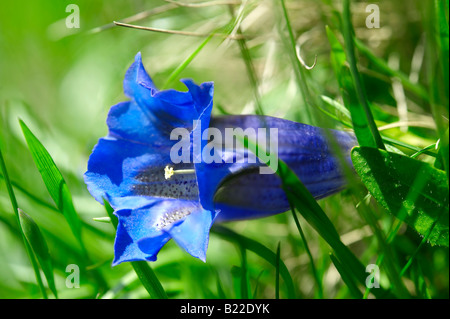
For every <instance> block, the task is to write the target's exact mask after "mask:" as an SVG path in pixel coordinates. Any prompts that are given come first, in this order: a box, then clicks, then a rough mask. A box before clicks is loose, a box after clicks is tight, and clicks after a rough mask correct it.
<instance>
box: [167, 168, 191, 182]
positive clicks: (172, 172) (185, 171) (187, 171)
mask: <svg viewBox="0 0 450 319" xmlns="http://www.w3.org/2000/svg"><path fill="white" fill-rule="evenodd" d="M175 174H195V169H179V170H176V171H175V170H174V169H173V167H169V165H167V166H166V167H165V168H164V178H165V179H170V178H171V177H172V176H173V175H175Z"/></svg>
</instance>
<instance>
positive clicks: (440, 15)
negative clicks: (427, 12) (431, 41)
mask: <svg viewBox="0 0 450 319" xmlns="http://www.w3.org/2000/svg"><path fill="white" fill-rule="evenodd" d="M434 5H435V11H436V15H437V17H436V24H437V27H436V28H437V32H438V41H437V43H438V45H439V49H440V59H439V64H440V66H441V72H442V77H443V80H444V83H443V85H442V86H443V88H445V92H444V95H445V96H444V98H446V100H447V103H448V93H449V68H448V63H449V62H448V61H449V58H448V56H449V39H448V38H449V30H448V29H449V26H448V20H447V17H446V14H445V13H446V12H447V14H448V7H447V8H446V5H448V3H447V4H446V1H443V0H434Z"/></svg>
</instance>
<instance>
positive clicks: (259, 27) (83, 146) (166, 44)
mask: <svg viewBox="0 0 450 319" xmlns="http://www.w3.org/2000/svg"><path fill="white" fill-rule="evenodd" d="M213 2H214V1H213ZM229 2H230V3H233V4H232V5H231V6H230V5H223V4H217V5H210V6H201V7H179V6H177V5H174V4H170V3H168V2H165V1H162V0H152V1H126V2H125V1H118V0H111V1H107V2H106V1H104V2H101V1H95V2H94V1H88V0H83V1H43V0H39V1H33V0H23V1H6V2H5V1H4V2H2V4H1V6H0V147H1V150H2V152H3V156H4V158H5V162H6V165H7V169H8V172H9V175H10V178H11V180H12V182H13V186H14V189H15V193H16V196H17V200H18V203H19V206H20V208H22V209H23V210H24V211H25V212H26V213H27V214H29V215H30V216H31V217H32V218H33V219H34V220H35V221H36V223H37V224H38V226H39V227H40V229H41V231H42V233H43V236H44V237H45V239H46V241H47V243H48V246H49V252H50V255H51V256H52V262H53V267H54V271H55V280H56V287H57V290H58V294H59V297H61V298H93V297H97V296H99V294H98V293H99V291H98V287H97V284H96V282H95V278H94V276H93V275H92V269H97V270H98V271H100V272H101V273H102V275H103V277H104V278H105V280H106V282H107V285H108V289H107V292H106V295H102V296H103V297H107V298H146V297H148V294H147V292H146V291H145V289H144V288H143V287H142V286H141V285H140V282H139V280H137V277H136V275H135V273H134V272H133V270H132V268H131V266H130V265H129V264H127V263H125V264H121V265H119V266H116V267H114V268H111V266H110V265H111V262H112V258H113V246H112V244H113V240H114V230H113V227H112V226H111V225H110V224H107V223H99V222H95V221H93V220H92V218H95V217H103V216H106V213H105V210H104V208H103V207H102V206H101V205H100V204H98V203H97V202H96V201H95V200H94V199H93V198H92V197H91V196H90V194H89V193H88V191H87V189H86V187H85V184H84V182H83V178H82V175H83V173H84V172H85V170H86V163H87V159H88V157H89V155H90V153H91V151H92V148H93V146H94V145H95V143H96V142H97V140H98V138H100V137H102V136H105V135H106V134H107V126H106V123H105V120H106V116H107V113H108V110H109V108H110V107H111V106H112V105H114V104H116V103H118V102H120V101H123V100H125V99H126V97H125V96H124V94H123V91H122V80H123V77H124V74H125V71H126V70H127V68H128V67H129V66H130V64H131V63H132V62H133V59H134V56H135V54H136V53H137V52H138V51H140V52H142V57H143V62H144V65H145V67H146V69H147V71H148V72H149V74H150V75H151V76H152V78H153V79H154V81H155V83H156V85H157V86H159V87H162V86H163V85H164V83H165V82H166V81H167V80H168V78H169V76H170V74H171V73H172V72H173V71H174V70H175V69H176V68H177V67H179V66H180V65H181V64H182V63H183V61H185V59H187V58H188V57H189V56H190V55H191V54H192V53H193V52H194V51H195V50H196V49H197V48H198V47H199V46H200V44H201V43H202V42H203V41H204V39H205V37H195V36H182V35H173V34H166V33H156V32H149V31H142V30H135V29H130V28H124V27H117V26H111V25H110V24H111V23H112V21H123V19H125V18H127V17H133V16H135V15H136V14H139V13H141V14H142V15H143V16H144V18H142V19H138V20H137V19H133V18H132V19H131V21H130V23H133V24H138V25H145V26H151V27H154V28H160V29H166V30H184V31H189V32H195V33H201V34H208V33H210V32H212V31H214V30H216V29H218V28H221V27H224V26H230V23H231V26H232V27H233V26H236V24H233V23H235V22H236V21H239V24H238V25H239V30H238V28H235V31H236V32H242V33H243V34H245V35H247V36H248V37H249V38H248V39H247V40H246V41H245V45H246V47H247V49H248V52H249V53H250V57H251V59H250V60H251V62H252V64H253V67H254V75H256V79H257V88H256V92H257V94H255V85H254V83H253V84H252V81H251V78H249V73H248V69H247V66H246V61H247V62H248V57H247V60H246V58H245V57H243V51H242V47H240V46H239V45H238V42H237V41H235V40H231V39H224V38H221V37H214V38H213V39H212V40H211V41H209V42H208V43H207V44H206V46H205V47H204V48H203V49H202V50H201V51H200V52H199V54H198V55H197V56H196V57H195V59H193V61H192V62H191V63H190V64H189V65H188V66H187V67H186V68H185V69H184V70H183V71H182V73H181V74H180V75H179V76H178V77H177V79H178V78H193V79H194V80H195V81H196V82H197V83H201V82H205V81H214V82H215V96H214V103H215V107H214V111H213V113H214V114H221V113H231V114H241V113H242V114H252V113H255V111H256V109H257V101H258V100H259V101H260V106H261V108H262V109H263V110H264V113H265V114H268V115H272V116H277V117H282V118H286V119H291V120H296V121H302V122H305V123H308V124H318V123H321V125H325V126H328V127H332V128H337V129H344V128H345V127H344V126H343V125H342V124H341V123H340V122H339V121H336V120H334V119H331V118H330V117H328V116H327V115H326V114H325V113H322V112H320V111H319V110H318V109H311V107H308V106H306V105H305V99H304V97H303V96H302V95H301V92H300V89H299V86H298V84H297V82H296V75H295V71H294V68H293V64H292V63H291V60H290V56H289V53H288V48H287V46H286V45H285V44H284V40H283V37H287V35H286V34H287V31H286V28H285V22H284V21H283V16H282V12H281V9H280V2H279V1H275V0H265V1H264V0H261V1H256V0H249V1H242V2H241V1H229ZM72 3H74V4H76V5H78V7H79V12H80V28H79V29H77V28H74V29H70V28H67V27H66V18H67V17H68V16H69V15H70V14H71V13H70V12H66V7H67V5H69V4H72ZM369 3H370V2H360V1H353V2H352V12H353V21H352V22H353V26H354V28H355V33H356V37H357V38H358V39H360V40H361V41H362V42H363V43H365V44H366V45H367V47H368V48H369V49H370V51H371V52H372V53H373V54H375V55H376V56H377V57H379V58H380V59H382V60H384V61H386V62H387V63H388V65H389V67H390V68H392V69H393V70H396V71H397V70H398V71H400V72H402V73H404V74H406V75H407V76H408V77H409V79H410V80H411V82H414V83H419V85H423V86H424V87H429V86H430V83H431V82H430V74H431V75H432V74H433V72H432V71H430V66H429V63H428V62H429V61H430V59H431V58H430V57H428V56H427V54H428V53H429V51H427V50H429V46H428V47H427V45H429V44H428V43H427V42H426V41H425V38H426V36H425V35H426V34H427V32H428V31H427V30H428V28H429V26H430V24H432V23H434V22H433V21H434V20H433V15H432V12H431V9H430V8H433V5H432V3H433V1H420V0H416V1H387V0H382V1H377V2H376V3H377V5H378V6H379V8H380V28H377V29H369V28H367V27H366V25H365V20H366V17H367V16H368V14H369V13H367V12H366V6H367V5H368V4H369ZM446 3H447V19H448V1H447V2H446ZM430 4H431V5H430ZM286 6H287V9H288V13H289V16H290V21H291V24H292V28H293V31H294V33H295V37H296V42H297V44H298V45H299V46H300V47H301V56H302V58H303V59H304V61H305V63H306V64H308V65H312V64H313V62H314V60H315V57H316V56H317V63H316V65H315V67H314V68H313V69H312V70H308V71H306V70H305V72H304V73H305V74H306V79H307V81H308V84H309V88H310V93H311V95H312V96H314V97H315V98H319V97H320V96H322V95H323V96H326V97H329V98H330V99H333V100H336V101H338V102H340V103H342V102H341V98H340V92H339V87H338V84H337V80H336V75H335V74H334V71H333V68H332V66H331V63H330V44H329V42H328V39H327V35H326V31H325V26H326V25H328V26H330V28H331V29H332V30H335V33H336V34H338V33H339V31H338V30H339V28H340V13H341V12H342V4H341V2H340V1H331V0H329V1H326V0H323V1H312V0H311V1H309V0H305V1H286ZM231 8H232V9H231ZM155 9H156V11H155ZM158 11H159V12H158ZM151 13H155V14H151ZM133 20H134V21H133ZM226 30H229V28H228V29H226ZM339 39H340V40H341V38H339ZM447 59H448V56H447ZM358 62H359V63H360V65H359V67H360V70H361V72H362V74H363V75H364V82H365V84H366V89H367V93H368V98H369V99H370V102H371V103H372V105H373V109H372V112H373V113H374V115H375V119H376V120H377V124H378V126H379V128H380V130H381V128H382V127H383V126H386V125H389V124H390V125H391V126H390V127H389V126H388V127H385V129H384V130H381V131H382V133H383V134H384V135H385V136H388V137H391V138H394V139H398V140H400V141H402V142H404V143H408V144H410V145H414V146H416V147H418V148H423V147H426V146H428V145H430V144H432V143H435V142H436V141H437V139H438V133H437V130H436V125H435V121H434V119H433V115H432V110H431V109H430V107H429V106H427V105H426V104H424V103H422V102H423V101H422V100H421V99H420V98H419V97H417V95H415V94H411V92H409V91H408V90H404V89H403V88H402V87H401V86H400V88H399V87H398V86H397V87H395V84H393V83H394V82H395V81H393V80H392V78H391V77H390V76H388V75H386V74H383V72H382V71H380V69H379V68H376V66H375V65H374V63H373V61H370V59H368V58H367V57H366V56H363V55H361V54H360V55H359V60H358ZM447 63H448V61H447ZM168 86H169V87H173V88H176V89H183V86H182V85H181V84H180V83H178V81H173V82H171V83H170V84H169V85H168ZM255 96H256V97H257V98H256V99H255ZM447 103H448V101H447ZM444 108H445V104H444ZM446 108H447V114H448V104H447V105H446ZM308 114H309V115H308ZM336 116H337V117H340V114H337V115H336ZM18 118H20V119H22V120H23V121H24V122H25V123H26V124H27V125H28V127H29V128H30V129H31V131H32V132H33V133H34V134H35V135H36V136H37V138H38V139H39V140H40V141H41V142H42V144H43V145H44V146H45V147H46V148H47V150H48V151H49V153H50V154H51V156H52V158H53V159H54V161H55V163H56V165H57V166H58V167H59V169H60V170H61V172H62V174H63V176H64V178H65V180H66V182H67V184H68V187H69V189H70V191H71V194H72V196H73V201H74V205H75V208H76V210H77V212H78V214H79V215H80V217H81V219H82V220H83V222H84V224H85V227H84V231H83V238H84V242H85V244H86V246H87V249H88V252H89V255H90V256H91V259H92V263H91V264H85V263H84V262H83V261H82V260H83V258H82V257H81V251H80V247H79V245H78V244H77V242H76V240H75V238H74V237H73V235H72V233H71V231H70V228H69V226H68V225H67V222H66V221H65V219H64V217H63V216H62V215H61V214H60V213H59V212H58V211H57V210H56V209H55V208H54V206H53V202H52V201H51V198H50V196H49V195H48V193H47V190H46V188H45V185H44V183H43V182H42V179H41V176H40V174H39V172H38V170H37V169H36V166H35V165H34V163H33V160H32V157H31V155H30V152H29V150H28V148H27V146H26V143H25V140H24V138H23V134H22V132H21V130H20V126H19V123H18ZM404 121H410V122H413V123H414V124H408V125H406V124H403V125H402V124H401V123H402V122H403V123H404ZM446 121H447V126H448V118H447V119H446ZM399 123H400V124H399ZM447 134H448V132H447ZM401 150H402V151H404V152H405V153H407V154H409V155H410V154H412V153H413V151H412V150H409V149H405V148H401ZM421 159H422V160H424V161H428V162H432V158H430V157H427V156H422V157H421ZM364 195H365V194H364V193H363V192H361V193H358V194H353V193H350V192H348V191H344V192H342V193H340V194H337V195H334V196H332V197H330V198H327V199H324V200H321V201H320V205H321V206H322V208H323V209H324V210H325V212H326V213H327V215H328V217H329V218H330V219H331V220H332V222H333V223H334V225H335V227H336V228H337V230H338V231H339V234H340V235H341V237H342V241H343V242H344V243H345V244H346V245H348V246H349V247H350V248H351V249H352V251H353V252H354V253H355V254H356V255H357V256H358V257H359V258H360V260H361V261H362V262H363V264H365V265H366V264H369V263H373V262H375V260H376V258H377V256H378V255H379V254H380V252H381V251H382V250H383V248H382V246H381V245H380V244H379V243H378V242H377V240H374V235H373V234H372V232H371V230H370V228H369V227H368V226H367V225H366V222H365V220H364V219H363V218H361V216H360V214H359V213H358V212H357V209H356V208H355V205H356V204H357V203H359V202H361V201H362V200H363V197H364ZM363 205H368V206H369V207H370V208H371V209H372V211H373V213H374V216H375V217H376V219H377V220H378V223H379V225H380V228H381V229H383V230H384V231H385V232H386V233H387V231H388V229H389V227H390V225H391V224H392V222H393V217H392V216H391V215H389V214H388V213H386V212H385V211H383V210H382V208H380V207H379V206H378V205H377V204H376V203H375V202H373V200H372V201H371V202H369V203H365V202H364V203H363ZM301 222H303V220H301ZM302 225H304V227H303V230H304V232H305V236H306V239H307V242H308V245H309V248H310V250H311V253H312V256H313V257H314V261H315V267H316V268H317V272H318V273H319V275H320V277H321V280H322V284H323V291H322V292H320V291H319V289H318V287H317V285H316V283H315V280H314V276H313V274H312V273H311V268H310V261H309V259H308V255H307V252H306V251H305V245H304V242H303V241H302V240H301V238H300V237H299V236H298V232H297V229H296V227H295V224H294V222H293V220H292V216H291V214H282V215H278V216H272V217H268V218H265V219H262V220H255V221H244V222H236V223H231V224H228V225H227V227H230V228H232V229H233V230H234V231H235V232H237V233H239V234H241V235H244V236H246V237H249V238H252V239H254V240H256V241H257V242H259V243H261V244H263V245H265V246H266V247H267V248H269V249H270V250H272V251H273V252H275V251H276V248H277V243H278V242H280V243H281V259H282V260H283V261H284V263H285V264H286V266H287V268H288V269H289V272H290V274H291V276H292V278H293V281H294V284H295V292H296V295H297V297H300V298H301V297H306V298H314V297H326V298H347V297H350V296H351V294H350V292H349V289H348V287H347V286H346V285H345V284H344V283H343V281H342V279H341V277H340V275H339V273H338V271H337V270H336V268H335V267H334V266H333V263H332V262H331V260H330V257H329V251H330V249H329V247H328V246H327V244H326V243H325V241H324V240H323V239H322V238H320V237H319V236H318V235H317V233H316V232H315V231H314V230H313V229H312V228H311V227H308V226H307V224H306V223H302ZM420 240H421V238H420V236H418V235H417V233H415V232H414V231H413V230H411V229H409V228H407V227H406V226H402V227H401V229H400V232H399V234H398V235H397V236H396V238H395V240H394V241H393V242H392V243H391V244H392V246H393V251H394V252H395V256H394V257H393V260H394V263H396V264H397V265H399V266H398V267H400V268H401V267H402V266H403V265H404V264H405V263H406V261H407V259H408V257H409V256H411V254H412V253H413V252H414V251H415V249H416V248H417V246H418V245H419V243H420ZM246 258H247V265H246V267H247V275H248V278H247V280H248V285H249V286H250V289H249V290H250V291H251V292H252V294H253V295H256V297H259V298H274V296H275V295H274V294H275V272H276V270H275V268H274V267H273V266H272V265H270V264H269V263H267V262H266V261H265V260H263V259H262V258H261V257H260V256H258V254H254V253H253V252H247V254H246ZM70 264H77V265H79V266H80V268H81V274H80V280H81V282H80V288H68V287H67V286H66V284H65V282H66V278H67V275H68V272H66V267H67V265H70ZM448 265H449V260H448V248H446V247H431V246H429V245H426V246H425V247H423V248H422V249H421V250H420V251H419V253H418V255H417V256H416V259H415V262H414V263H413V265H412V266H411V268H410V270H409V271H408V273H407V275H405V277H404V278H403V280H404V283H405V286H406V287H407V289H408V291H409V292H410V294H411V295H412V296H415V297H427V296H430V297H434V298H448V283H449V279H448ZM151 266H152V267H153V269H154V270H155V273H156V275H157V276H158V278H159V279H160V281H161V283H162V285H163V287H164V288H165V290H166V292H167V293H168V295H169V296H170V297H175V298H217V297H224V296H226V297H242V295H241V293H242V289H241V288H240V287H241V280H242V278H240V273H241V272H240V271H239V269H240V268H239V267H241V266H242V260H241V253H240V250H239V247H238V246H236V245H235V244H233V243H232V242H230V241H227V240H224V239H223V238H221V237H219V236H217V235H215V234H213V235H211V238H210V244H209V249H208V255H207V263H206V264H204V263H202V262H201V261H199V260H196V259H194V258H192V257H191V256H189V255H188V254H186V253H185V252H183V251H182V250H181V249H179V248H178V247H177V246H176V245H175V244H174V243H172V242H170V243H169V244H167V245H166V246H165V247H164V248H163V249H162V251H161V252H160V254H159V255H158V261H157V262H155V263H152V264H151ZM381 279H382V282H383V283H384V284H385V285H387V286H389V280H388V279H387V278H386V276H385V275H384V274H383V272H382V278H381ZM280 289H281V297H285V296H286V295H285V287H284V285H283V283H282V284H281V288H280ZM50 296H51V297H53V296H52V295H51V294H50ZM40 297H41V293H40V290H39V287H38V286H37V284H36V278H35V276H34V273H33V270H32V267H31V264H30V262H29V259H28V257H27V254H26V251H25V249H24V245H23V241H22V238H21V237H20V234H19V232H18V225H17V223H16V220H15V219H14V215H13V213H12V210H11V205H10V202H9V197H8V194H7V192H6V187H5V183H4V182H3V179H0V298H40Z"/></svg>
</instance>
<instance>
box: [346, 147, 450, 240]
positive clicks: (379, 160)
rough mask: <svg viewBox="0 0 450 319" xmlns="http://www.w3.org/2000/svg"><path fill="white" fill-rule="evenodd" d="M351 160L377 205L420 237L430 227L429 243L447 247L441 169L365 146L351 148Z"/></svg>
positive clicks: (445, 191) (445, 192) (445, 194)
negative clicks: (404, 223)
mask: <svg viewBox="0 0 450 319" xmlns="http://www.w3.org/2000/svg"><path fill="white" fill-rule="evenodd" d="M352 161H353V164H354V166H355V170H356V172H357V174H358V175H359V176H360V177H361V180H362V181H363V183H364V184H365V186H366V187H367V189H368V190H369V191H370V193H371V194H372V196H373V197H374V198H375V199H376V200H377V202H378V203H379V204H380V205H382V206H383V207H384V208H385V209H386V210H387V211H388V212H390V213H391V214H393V215H394V216H396V217H397V218H398V219H400V220H402V221H404V222H406V223H407V224H408V225H409V226H411V227H412V228H413V229H415V230H416V231H417V232H418V233H419V234H421V235H422V236H426V235H427V234H428V232H429V231H430V229H432V231H431V233H430V235H429V242H430V244H432V245H443V246H446V247H448V245H449V234H448V233H449V213H448V209H449V195H448V183H447V177H446V174H445V172H444V171H441V170H438V169H436V168H434V167H433V166H432V165H430V164H428V163H424V162H421V161H418V160H415V159H412V158H409V157H407V156H402V155H399V154H395V153H389V152H386V151H381V150H376V149H372V148H367V147H355V148H354V149H353V150H352ZM435 222H437V223H436V225H434V223H435ZM433 225H434V226H433Z"/></svg>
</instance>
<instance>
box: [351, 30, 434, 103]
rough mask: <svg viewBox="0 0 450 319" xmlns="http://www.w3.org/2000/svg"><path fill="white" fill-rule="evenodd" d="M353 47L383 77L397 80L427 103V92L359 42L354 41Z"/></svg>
mask: <svg viewBox="0 0 450 319" xmlns="http://www.w3.org/2000/svg"><path fill="white" fill-rule="evenodd" d="M354 43H355V47H356V49H357V50H358V52H360V53H361V54H363V55H364V56H365V57H366V58H367V59H369V60H370V62H371V63H372V64H373V65H374V67H376V68H378V70H380V72H383V73H384V74H385V75H387V76H389V77H395V78H398V79H399V80H400V81H401V83H402V85H403V86H404V87H405V89H407V90H409V91H410V92H412V93H414V94H415V95H417V96H419V97H420V98H422V99H424V100H425V101H429V96H428V93H427V90H426V89H425V88H424V87H423V86H421V85H420V84H417V83H412V82H411V81H410V79H409V77H408V76H407V75H406V74H404V73H403V72H401V71H399V70H393V69H391V68H390V67H389V65H388V64H387V62H386V61H384V60H383V59H381V58H379V57H377V56H376V55H375V54H373V53H372V51H370V49H369V48H368V47H367V46H366V45H365V44H364V43H363V42H362V41H360V40H358V39H356V38H355V39H354Z"/></svg>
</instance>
